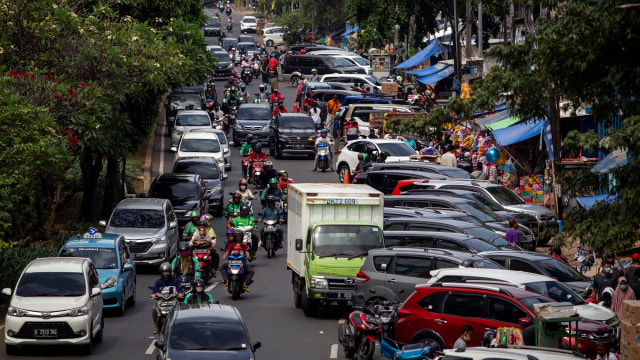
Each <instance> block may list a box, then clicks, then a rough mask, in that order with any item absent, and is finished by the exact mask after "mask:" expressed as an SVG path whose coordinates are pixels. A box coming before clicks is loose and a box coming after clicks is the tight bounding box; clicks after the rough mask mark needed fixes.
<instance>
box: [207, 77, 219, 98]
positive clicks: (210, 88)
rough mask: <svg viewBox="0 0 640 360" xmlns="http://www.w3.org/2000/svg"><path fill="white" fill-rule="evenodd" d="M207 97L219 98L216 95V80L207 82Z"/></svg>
mask: <svg viewBox="0 0 640 360" xmlns="http://www.w3.org/2000/svg"><path fill="white" fill-rule="evenodd" d="M206 97H207V99H214V100H215V99H217V98H218V96H217V95H216V82H215V81H214V80H213V79H212V80H209V82H207V90H206Z"/></svg>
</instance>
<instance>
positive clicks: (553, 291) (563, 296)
mask: <svg viewBox="0 0 640 360" xmlns="http://www.w3.org/2000/svg"><path fill="white" fill-rule="evenodd" d="M524 285H525V286H526V287H527V288H528V289H530V290H532V291H534V292H537V293H539V294H542V295H544V296H547V297H549V298H551V299H553V300H554V301H558V302H570V303H571V304H573V305H582V304H584V303H585V301H584V300H583V299H582V298H581V297H580V295H578V294H576V293H575V292H573V290H571V289H569V288H568V287H566V286H564V284H562V283H560V282H559V281H555V280H549V281H538V282H530V283H526V284H524Z"/></svg>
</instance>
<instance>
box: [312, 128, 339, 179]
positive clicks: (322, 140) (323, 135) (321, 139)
mask: <svg viewBox="0 0 640 360" xmlns="http://www.w3.org/2000/svg"><path fill="white" fill-rule="evenodd" d="M328 134H329V132H328V131H327V129H322V130H320V136H318V137H317V138H316V143H315V146H314V150H315V151H316V159H315V161H314V163H313V170H312V171H317V169H318V160H319V159H320V157H319V156H318V145H320V144H329V163H330V164H331V171H334V169H333V154H332V151H331V147H332V146H333V141H332V140H331V138H330V137H328V136H327V135H328Z"/></svg>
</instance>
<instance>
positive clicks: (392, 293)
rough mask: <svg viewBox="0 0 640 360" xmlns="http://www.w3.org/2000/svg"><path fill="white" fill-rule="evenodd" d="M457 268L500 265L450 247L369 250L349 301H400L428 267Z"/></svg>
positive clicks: (421, 281)
mask: <svg viewBox="0 0 640 360" xmlns="http://www.w3.org/2000/svg"><path fill="white" fill-rule="evenodd" d="M457 267H475V268H486V269H500V268H501V267H500V265H498V264H496V263H494V262H493V261H491V260H487V259H485V258H483V257H482V256H478V255H473V254H470V253H466V252H460V251H453V250H445V249H433V248H399V247H396V248H385V249H374V250H369V254H368V255H367V258H366V259H365V261H364V264H362V267H361V268H360V271H359V272H358V275H357V278H356V290H355V293H354V296H353V302H354V304H365V303H369V302H373V301H376V300H381V301H385V300H388V301H394V300H395V301H404V300H406V299H407V298H408V297H409V295H411V294H412V293H413V291H414V289H415V286H416V285H417V284H424V283H426V282H427V280H428V279H430V278H431V275H430V273H431V271H432V270H437V269H445V268H457Z"/></svg>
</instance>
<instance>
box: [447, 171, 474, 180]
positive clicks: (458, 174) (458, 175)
mask: <svg viewBox="0 0 640 360" xmlns="http://www.w3.org/2000/svg"><path fill="white" fill-rule="evenodd" d="M439 171H440V172H441V173H442V174H443V175H447V176H448V177H452V178H454V179H465V180H466V179H471V174H469V173H468V172H466V171H464V170H462V169H444V170H442V169H439Z"/></svg>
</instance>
